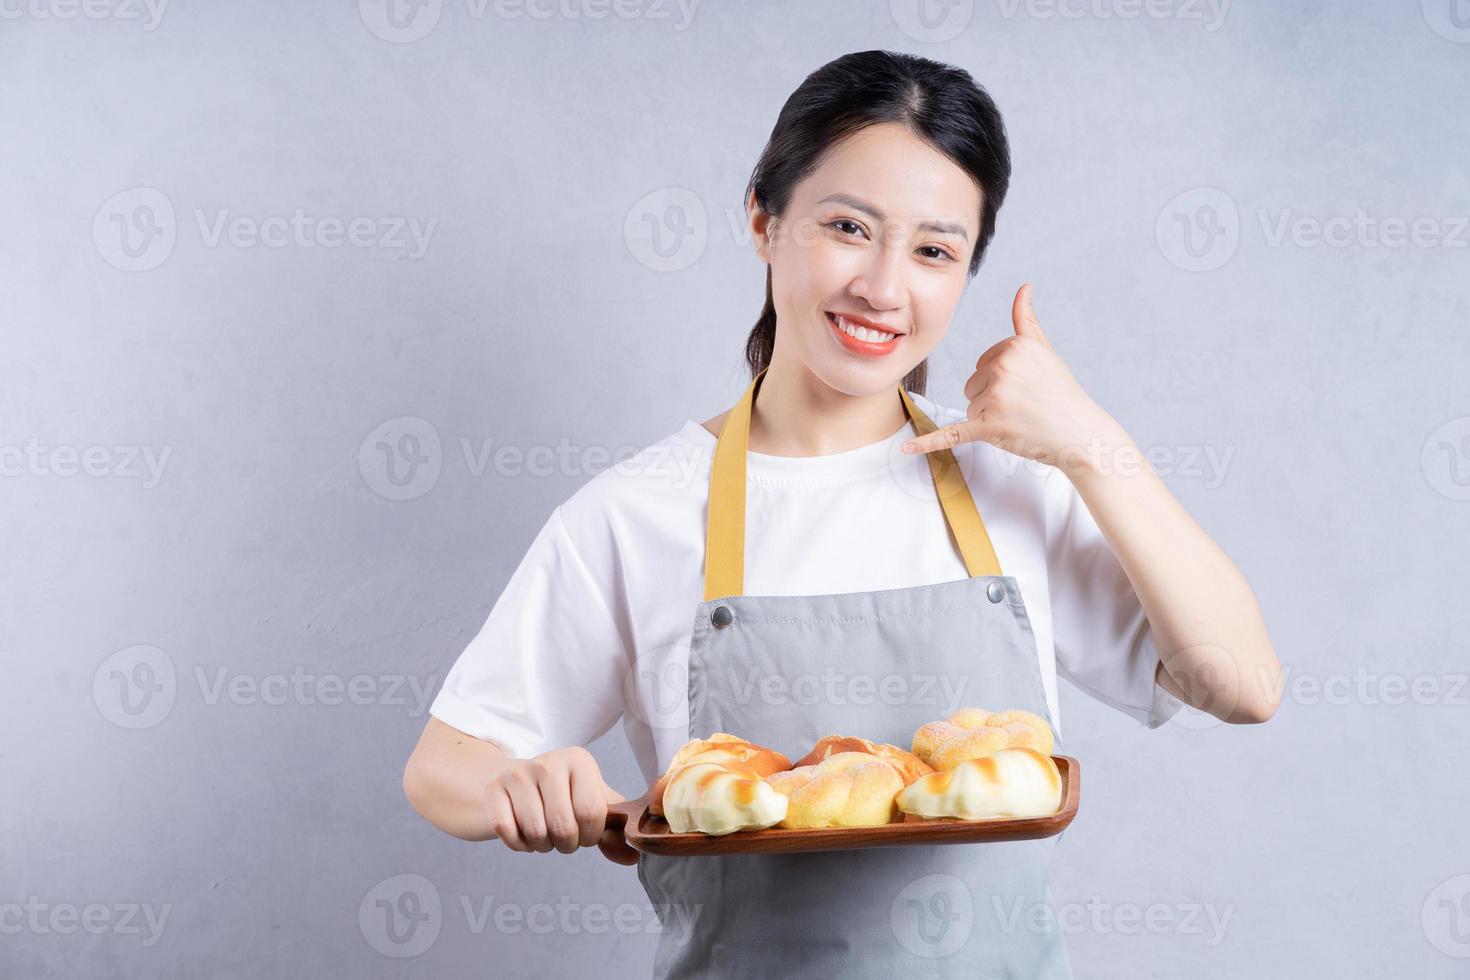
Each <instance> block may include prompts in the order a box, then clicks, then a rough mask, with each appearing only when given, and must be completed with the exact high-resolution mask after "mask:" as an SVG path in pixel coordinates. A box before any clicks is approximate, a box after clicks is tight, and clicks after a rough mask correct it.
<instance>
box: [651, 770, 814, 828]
mask: <svg viewBox="0 0 1470 980" xmlns="http://www.w3.org/2000/svg"><path fill="white" fill-rule="evenodd" d="M786 804H787V800H786V797H784V796H782V795H781V794H780V793H778V792H776V791H775V790H774V789H772V788H771V787H770V786H769V785H767V783H766V781H765V780H764V779H762V778H761V777H759V776H756V775H752V774H751V773H746V772H735V771H733V770H730V769H726V768H725V767H723V766H719V765H716V764H714V763H712V762H697V763H695V764H693V765H689V766H680V767H679V769H678V770H677V771H676V772H675V773H674V775H673V776H672V777H671V778H670V779H669V781H668V785H667V787H666V789H665V792H664V798H663V809H664V816H665V818H666V819H667V820H668V822H669V829H670V830H672V831H674V833H676V834H684V833H691V832H697V833H701V834H714V835H720V834H732V833H734V832H736V831H738V830H761V829H763V828H765V827H771V826H774V825H775V824H777V823H779V822H780V820H781V818H782V817H784V816H786Z"/></svg>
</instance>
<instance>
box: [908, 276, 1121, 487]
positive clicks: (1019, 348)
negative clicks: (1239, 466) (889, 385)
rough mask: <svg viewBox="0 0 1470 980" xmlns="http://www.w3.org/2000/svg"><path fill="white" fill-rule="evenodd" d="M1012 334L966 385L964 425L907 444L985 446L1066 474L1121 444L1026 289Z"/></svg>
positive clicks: (912, 447)
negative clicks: (1040, 318)
mask: <svg viewBox="0 0 1470 980" xmlns="http://www.w3.org/2000/svg"><path fill="white" fill-rule="evenodd" d="M1011 320H1012V322H1013V324H1014V325H1015V330H1016V333H1015V336H1013V337H1007V338H1005V339H1004V340H1002V341H1000V342H999V343H997V344H995V345H994V346H992V347H991V348H990V349H989V350H987V351H986V352H985V353H984V354H981V355H980V359H979V360H978V361H976V362H975V373H974V374H972V375H970V379H969V380H968V381H967V382H965V397H966V398H968V399H969V400H970V407H969V410H968V411H967V412H966V413H965V414H966V420H965V421H964V422H955V423H952V424H950V425H945V426H940V427H939V428H938V429H936V430H935V431H933V432H931V433H929V434H928V435H925V436H919V437H918V438H916V439H911V440H909V441H908V442H906V443H904V446H903V448H904V451H905V452H915V453H928V452H933V451H934V450H936V449H947V448H950V447H952V446H956V445H958V444H960V443H962V442H988V443H990V444H991V445H993V446H996V447H997V448H1000V449H1004V450H1005V451H1006V452H1008V453H1014V454H1015V455H1017V456H1024V457H1026V458H1028V459H1034V460H1038V461H1040V462H1043V463H1046V464H1049V465H1052V466H1058V465H1060V466H1062V468H1063V469H1069V468H1070V467H1071V466H1073V465H1074V464H1077V463H1080V462H1081V461H1082V460H1083V459H1084V458H1085V457H1086V456H1087V454H1088V453H1089V452H1095V451H1096V448H1097V446H1098V445H1099V444H1100V443H1101V444H1108V443H1116V442H1117V441H1119V439H1124V440H1126V438H1127V437H1126V435H1123V434H1122V431H1121V427H1120V426H1119V425H1118V423H1117V421H1116V420H1114V419H1113V417H1112V416H1111V415H1109V414H1108V413H1107V412H1105V411H1103V409H1102V408H1101V407H1100V406H1099V405H1098V404H1097V403H1096V402H1095V401H1093V400H1092V399H1091V398H1090V397H1088V394H1087V392H1085V391H1083V390H1082V386H1081V385H1080V384H1078V383H1077V379H1076V378H1075V377H1073V376H1072V372H1071V371H1070V370H1069V369H1068V368H1067V365H1066V364H1065V363H1064V362H1063V361H1062V359H1061V357H1060V355H1058V354H1057V352H1056V349H1055V348H1054V347H1052V345H1051V341H1049V340H1047V338H1046V334H1045V333H1044V332H1043V331H1042V329H1041V324H1040V323H1039V322H1037V319H1036V311H1035V310H1033V309H1032V308H1031V284H1030V283H1026V284H1024V285H1023V286H1021V288H1020V289H1019V290H1017V291H1016V299H1015V302H1014V303H1013V304H1012V305H1011Z"/></svg>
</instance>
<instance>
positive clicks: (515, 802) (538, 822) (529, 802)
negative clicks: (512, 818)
mask: <svg viewBox="0 0 1470 980" xmlns="http://www.w3.org/2000/svg"><path fill="white" fill-rule="evenodd" d="M503 782H504V783H505V791H506V793H508V794H509V795H510V805H511V807H512V808H514V810H515V814H516V827H518V828H519V829H520V832H521V839H522V840H523V841H525V842H526V849H527V850H531V851H535V852H536V853H538V854H545V853H546V852H547V851H549V850H551V841H550V840H548V839H547V837H546V814H545V813H543V812H542V810H541V791H540V790H538V789H537V788H536V781H535V780H534V779H532V778H531V775H530V773H528V772H527V771H526V768H525V767H524V766H517V767H516V768H514V769H512V770H511V771H510V772H508V773H506V774H505V777H504V780H503Z"/></svg>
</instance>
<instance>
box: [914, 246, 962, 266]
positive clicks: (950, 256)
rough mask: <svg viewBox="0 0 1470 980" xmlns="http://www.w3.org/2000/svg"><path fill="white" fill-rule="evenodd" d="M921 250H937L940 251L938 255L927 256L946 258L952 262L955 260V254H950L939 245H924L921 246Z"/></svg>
mask: <svg viewBox="0 0 1470 980" xmlns="http://www.w3.org/2000/svg"><path fill="white" fill-rule="evenodd" d="M919 251H921V252H930V251H932V252H937V253H938V254H937V255H926V256H925V258H930V259H944V260H946V261H950V262H953V261H954V256H953V255H950V254H949V253H948V252H946V251H945V250H944V249H942V248H940V247H939V246H938V245H922V246H920V247H919Z"/></svg>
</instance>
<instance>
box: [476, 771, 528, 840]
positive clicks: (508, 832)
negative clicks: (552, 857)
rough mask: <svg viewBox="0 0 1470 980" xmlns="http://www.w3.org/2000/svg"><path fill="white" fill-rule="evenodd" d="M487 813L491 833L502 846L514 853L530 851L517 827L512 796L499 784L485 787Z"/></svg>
mask: <svg viewBox="0 0 1470 980" xmlns="http://www.w3.org/2000/svg"><path fill="white" fill-rule="evenodd" d="M485 811H486V813H488V814H489V817H490V832H491V833H492V834H494V835H495V836H496V838H497V839H499V841H500V842H501V843H502V844H504V845H505V846H506V847H508V848H510V849H511V850H512V851H529V850H530V848H529V847H527V846H526V842H525V840H524V839H523V838H522V837H521V832H520V829H519V828H518V827H516V814H515V808H514V807H513V806H511V802H510V795H509V794H508V793H506V791H505V787H504V786H502V785H501V784H500V783H498V782H494V783H490V784H489V785H487V786H486V787H485Z"/></svg>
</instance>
